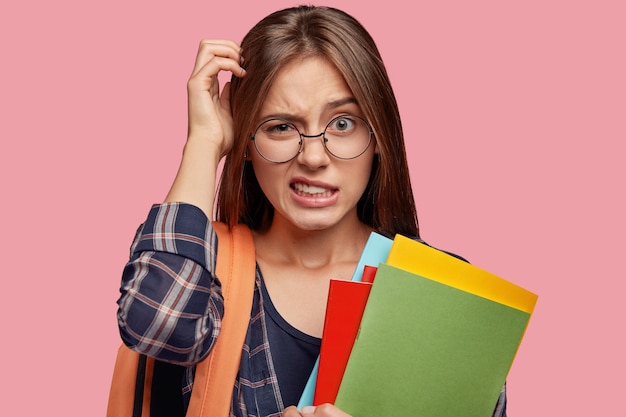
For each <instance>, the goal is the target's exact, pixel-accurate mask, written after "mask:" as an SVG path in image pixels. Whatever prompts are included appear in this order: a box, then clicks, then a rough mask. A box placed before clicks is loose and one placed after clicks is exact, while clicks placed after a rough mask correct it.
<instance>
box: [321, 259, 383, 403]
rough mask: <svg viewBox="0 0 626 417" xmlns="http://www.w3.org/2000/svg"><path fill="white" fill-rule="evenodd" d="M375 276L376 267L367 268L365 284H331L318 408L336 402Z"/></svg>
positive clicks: (364, 277) (342, 282)
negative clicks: (320, 405)
mask: <svg viewBox="0 0 626 417" xmlns="http://www.w3.org/2000/svg"><path fill="white" fill-rule="evenodd" d="M375 273H376V268H375V267H368V266H366V267H365V270H364V272H363V281H364V282H357V281H342V280H331V281H330V288H329V290H328V304H327V306H326V319H325V321H324V333H323V335H322V344H321V346H320V358H319V370H318V373H317V381H316V384H315V394H314V396H313V404H314V405H319V404H324V403H331V404H332V403H334V402H335V398H336V397H337V391H338V390H339V385H340V384H341V379H342V378H343V373H344V371H345V369H346V364H347V363H348V358H349V357H350V352H351V351H352V345H353V344H354V340H355V338H356V336H357V333H358V332H359V325H360V324H361V316H362V315H363V310H364V309H365V304H366V303H367V297H368V296H369V293H370V290H371V288H372V283H371V282H372V280H373V277H374V274H375ZM368 281H369V282H368Z"/></svg>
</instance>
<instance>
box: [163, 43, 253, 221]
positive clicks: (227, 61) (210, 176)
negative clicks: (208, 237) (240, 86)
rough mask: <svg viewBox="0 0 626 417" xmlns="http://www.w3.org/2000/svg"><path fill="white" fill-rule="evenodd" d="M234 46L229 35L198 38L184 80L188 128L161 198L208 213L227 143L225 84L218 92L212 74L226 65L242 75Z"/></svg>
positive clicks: (230, 130)
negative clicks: (178, 161) (175, 168)
mask: <svg viewBox="0 0 626 417" xmlns="http://www.w3.org/2000/svg"><path fill="white" fill-rule="evenodd" d="M241 64H242V57H241V49H240V48H239V46H238V45H237V44H236V43H235V42H232V41H229V40H203V41H202V42H200V47H199V48H198V54H197V56H196V62H195V65H194V69H193V72H192V74H191V77H190V78H189V81H188V83H187V97H188V134H187V143H186V144H185V149H184V152H183V159H182V161H181V164H180V168H179V170H178V173H177V175H176V179H175V180H174V183H173V184H172V188H171V189H170V192H169V193H168V195H167V197H166V199H165V201H169V202H174V201H178V202H185V203H190V204H194V205H196V206H198V207H199V208H201V209H202V210H203V211H204V212H205V214H207V216H208V217H209V218H210V217H211V213H212V211H213V199H214V193H215V179H216V171H217V166H218V164H219V161H220V159H221V158H222V157H223V156H224V155H225V154H226V153H227V152H228V151H229V150H230V148H231V147H232V144H233V121H232V115H231V110H230V104H229V100H230V96H229V92H230V88H229V87H230V86H229V83H227V84H226V85H225V86H224V88H223V91H222V92H221V94H220V86H219V80H218V74H219V73H220V71H230V72H231V73H233V74H234V75H235V76H238V77H243V76H245V74H246V72H245V70H244V69H243V68H242V67H241Z"/></svg>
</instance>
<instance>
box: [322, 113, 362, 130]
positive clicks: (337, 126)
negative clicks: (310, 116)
mask: <svg viewBox="0 0 626 417" xmlns="http://www.w3.org/2000/svg"><path fill="white" fill-rule="evenodd" d="M354 124H355V123H354V120H352V119H350V118H349V117H346V116H341V117H338V118H336V119H334V120H333V121H332V122H330V124H329V125H328V127H327V130H330V131H331V132H332V133H348V132H351V131H352V130H354Z"/></svg>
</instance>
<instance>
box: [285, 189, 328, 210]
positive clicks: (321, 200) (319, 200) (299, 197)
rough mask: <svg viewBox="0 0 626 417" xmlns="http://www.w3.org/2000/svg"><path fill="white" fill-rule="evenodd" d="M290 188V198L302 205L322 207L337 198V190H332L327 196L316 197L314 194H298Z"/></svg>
mask: <svg viewBox="0 0 626 417" xmlns="http://www.w3.org/2000/svg"><path fill="white" fill-rule="evenodd" d="M290 190H291V198H292V199H293V201H295V202H296V203H297V204H299V205H301V206H303V207H314V208H323V207H328V206H332V205H333V204H335V203H336V202H337V199H338V198H339V192H338V191H336V190H335V191H333V192H332V194H331V195H330V196H328V197H317V196H315V195H314V194H298V193H297V192H296V191H295V190H294V189H293V188H291V189H290Z"/></svg>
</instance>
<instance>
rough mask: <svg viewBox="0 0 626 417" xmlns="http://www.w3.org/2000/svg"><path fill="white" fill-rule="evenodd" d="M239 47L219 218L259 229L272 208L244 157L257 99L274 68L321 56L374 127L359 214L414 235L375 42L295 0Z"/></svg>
mask: <svg viewBox="0 0 626 417" xmlns="http://www.w3.org/2000/svg"><path fill="white" fill-rule="evenodd" d="M241 47H242V50H243V56H244V67H245V68H246V70H247V73H248V74H247V75H246V77H244V78H238V77H233V78H232V80H231V109H232V113H233V124H234V135H235V136H234V137H235V141H234V144H233V148H232V149H231V151H230V152H229V154H228V155H227V156H226V160H225V163H224V169H223V171H222V176H221V180H220V186H219V191H218V198H217V219H218V220H220V221H223V222H226V223H228V224H229V225H231V226H232V225H234V224H237V223H245V224H247V225H248V226H249V227H250V228H251V229H254V230H265V229H267V228H268V227H269V226H270V224H271V222H272V219H273V215H274V208H273V207H272V205H271V204H270V202H269V200H267V198H266V197H265V195H264V194H263V191H262V190H261V188H260V186H259V184H258V182H257V179H256V176H255V173H254V170H253V168H252V164H251V163H250V162H246V161H245V159H246V158H245V153H246V149H247V145H248V142H249V139H250V136H251V135H252V133H253V131H254V129H255V127H256V123H257V118H258V116H259V113H260V110H261V106H262V105H263V101H264V100H265V97H266V96H267V94H268V91H269V89H270V87H271V86H272V82H273V81H274V79H275V77H276V75H277V73H278V72H279V71H280V70H281V69H282V68H283V67H284V66H285V65H286V64H288V63H290V62H292V61H294V60H298V59H305V58H307V57H321V58H323V59H325V60H327V62H330V63H331V64H333V65H334V66H335V67H336V68H337V69H338V71H339V72H340V73H341V75H342V76H343V78H344V79H345V81H346V83H347V84H348V87H349V88H350V90H351V91H352V94H353V95H354V97H355V98H356V100H357V104H358V105H359V107H360V109H361V111H362V112H363V115H364V116H365V118H366V119H367V121H368V122H369V123H370V125H371V127H372V130H373V131H374V135H375V139H376V145H377V146H378V154H377V155H376V156H375V158H374V162H373V165H372V171H371V175H370V178H369V182H368V185H367V187H366V189H365V191H364V193H363V195H362V196H361V199H360V200H359V202H358V204H357V211H358V216H359V219H360V220H361V221H362V222H363V223H365V224H367V225H369V226H370V227H372V228H373V229H374V230H376V231H377V232H378V233H381V234H383V235H386V236H389V237H393V235H395V234H396V233H400V234H403V235H406V236H412V237H419V227H418V222H417V213H416V209H415V201H414V198H413V191H412V188H411V180H410V177H409V170H408V163H407V158H406V150H405V145H404V136H403V131H402V124H401V121H400V114H399V111H398V105H397V102H396V99H395V96H394V93H393V90H392V88H391V83H390V81H389V77H388V75H387V71H386V69H385V66H384V64H383V61H382V58H381V56H380V53H379V52H378V49H377V47H376V45H375V43H374V40H373V39H372V37H371V36H370V35H369V33H368V32H367V31H366V30H365V28H364V27H363V26H362V25H361V24H360V23H359V22H358V21H357V20H356V19H354V18H353V17H352V16H350V15H348V14H346V13H345V12H343V11H340V10H337V9H335V8H330V7H316V6H298V7H293V8H288V9H284V10H280V11H277V12H274V13H272V14H270V15H269V16H267V17H265V18H264V19H263V20H261V21H260V22H259V23H257V24H256V25H255V26H254V27H253V28H252V29H251V30H250V32H248V34H247V35H246V36H245V37H244V39H243V41H242V43H241Z"/></svg>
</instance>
